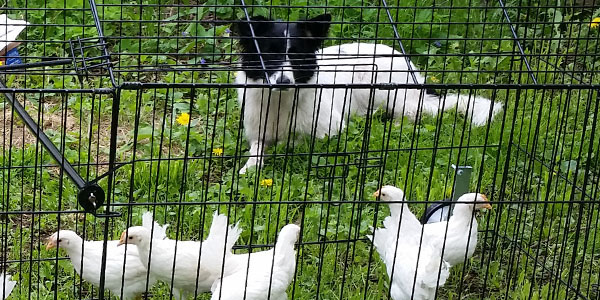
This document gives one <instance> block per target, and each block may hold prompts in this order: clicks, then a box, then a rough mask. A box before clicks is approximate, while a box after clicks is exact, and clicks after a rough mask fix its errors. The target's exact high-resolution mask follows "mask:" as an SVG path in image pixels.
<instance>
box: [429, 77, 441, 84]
mask: <svg viewBox="0 0 600 300" xmlns="http://www.w3.org/2000/svg"><path fill="white" fill-rule="evenodd" d="M429 79H430V80H431V81H432V82H435V83H438V82H440V80H439V79H437V77H435V76H431V77H429Z"/></svg>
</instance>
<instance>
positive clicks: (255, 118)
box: [236, 14, 502, 174]
mask: <svg viewBox="0 0 600 300" xmlns="http://www.w3.org/2000/svg"><path fill="white" fill-rule="evenodd" d="M330 22H331V15H329V14H324V15H320V16H317V17H314V18H312V19H309V20H307V21H303V22H281V21H272V20H268V19H266V18H263V17H254V18H252V19H251V21H250V22H247V21H241V22H240V24H239V26H238V33H239V36H240V45H241V47H242V53H241V71H239V72H238V74H237V77H236V83H238V84H264V87H251V88H238V100H239V102H240V105H242V107H243V108H244V129H245V133H246V138H247V139H248V141H249V143H250V158H249V159H248V161H247V162H246V165H244V167H243V168H242V169H241V170H240V173H241V174H243V173H245V172H246V170H247V169H248V168H250V167H252V166H259V167H260V166H261V164H262V155H263V151H264V147H265V146H268V145H269V144H273V143H276V142H278V141H283V140H286V138H287V137H288V134H289V133H290V132H296V133H305V134H314V135H315V136H316V137H317V138H323V137H324V136H325V135H336V134H337V133H339V132H340V131H341V130H342V129H343V128H344V126H345V124H346V123H347V122H348V116H349V115H351V114H358V115H365V114H367V113H368V112H370V111H373V110H375V109H378V108H383V109H386V111H387V113H388V114H389V115H392V116H394V117H402V116H407V117H408V118H410V119H412V120H416V119H417V117H418V115H417V114H418V112H419V110H420V111H422V112H425V113H427V114H431V115H436V114H437V113H438V112H440V111H442V110H447V109H451V108H453V107H456V108H457V110H458V111H459V112H460V113H463V114H465V115H467V116H468V117H469V118H470V120H471V122H472V124H473V125H475V126H480V125H484V124H486V122H488V121H489V120H491V118H493V117H494V116H495V115H496V114H497V113H498V112H499V111H500V110H501V109H502V104H500V103H493V102H492V101H490V100H489V99H486V98H482V97H477V96H474V95H457V94H448V95H445V96H444V97H440V96H438V95H435V94H431V93H427V92H424V93H422V92H421V90H420V89H395V90H389V89H386V90H384V89H369V88H352V86H351V85H352V84H381V83H409V84H412V83H418V84H420V83H424V82H425V79H424V77H423V76H422V75H420V74H419V72H418V69H417V68H416V67H415V66H414V65H413V64H412V63H411V62H410V61H409V60H408V59H407V58H406V56H404V55H402V54H401V53H400V52H398V51H396V50H394V49H393V48H391V47H389V46H386V45H383V44H368V43H351V44H343V45H337V46H331V47H327V48H323V49H320V48H321V45H322V43H323V41H324V40H325V38H326V37H327V33H328V31H329V25H330ZM250 24H251V25H252V26H250ZM253 33H254V34H253ZM257 46H258V49H260V52H259V50H257ZM259 53H260V55H259ZM409 64H410V68H409ZM263 65H264V67H265V69H263ZM411 70H412V71H415V72H411ZM267 78H268V79H267ZM415 79H416V82H415ZM267 80H268V82H267ZM299 83H308V84H347V85H350V88H315V87H312V88H308V87H306V88H294V86H293V85H294V84H299Z"/></svg>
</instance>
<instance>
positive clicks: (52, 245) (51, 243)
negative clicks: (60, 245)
mask: <svg viewBox="0 0 600 300" xmlns="http://www.w3.org/2000/svg"><path fill="white" fill-rule="evenodd" d="M52 248H56V240H55V239H53V238H49V239H48V242H46V250H50V249H52Z"/></svg>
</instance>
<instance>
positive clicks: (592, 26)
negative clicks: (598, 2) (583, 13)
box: [590, 17, 600, 28]
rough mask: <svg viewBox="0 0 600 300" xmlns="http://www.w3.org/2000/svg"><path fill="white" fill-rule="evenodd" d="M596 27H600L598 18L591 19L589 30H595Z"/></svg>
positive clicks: (599, 18)
mask: <svg viewBox="0 0 600 300" xmlns="http://www.w3.org/2000/svg"><path fill="white" fill-rule="evenodd" d="M598 25H600V17H595V18H593V19H592V22H591V23H590V28H597V27H598Z"/></svg>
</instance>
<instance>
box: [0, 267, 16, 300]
mask: <svg viewBox="0 0 600 300" xmlns="http://www.w3.org/2000/svg"><path fill="white" fill-rule="evenodd" d="M15 285H17V282H16V281H13V280H10V275H8V274H4V273H0V296H2V297H3V298H2V299H6V298H7V297H8V295H10V293H11V292H12V290H13V289H14V288H15Z"/></svg>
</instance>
